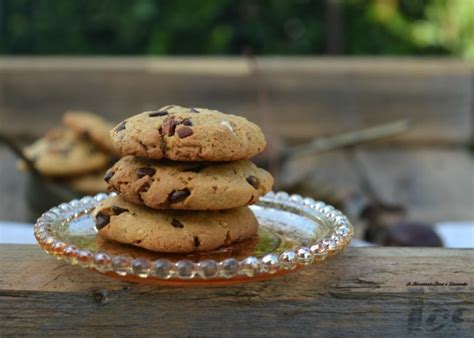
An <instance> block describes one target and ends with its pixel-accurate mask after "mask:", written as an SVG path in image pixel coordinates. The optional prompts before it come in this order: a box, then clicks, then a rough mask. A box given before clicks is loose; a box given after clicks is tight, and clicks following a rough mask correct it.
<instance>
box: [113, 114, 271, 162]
mask: <svg viewBox="0 0 474 338" xmlns="http://www.w3.org/2000/svg"><path fill="white" fill-rule="evenodd" d="M111 135H112V140H113V143H114V145H115V147H116V148H117V150H118V151H119V152H120V153H121V154H122V155H135V156H141V157H146V158H152V159H161V158H167V159H170V160H174V161H236V160H243V159H249V158H251V157H253V156H255V155H257V154H258V153H260V152H261V151H262V150H263V149H264V148H265V145H266V142H265V137H264V135H263V133H262V131H261V129H260V128H259V127H258V126H257V125H256V124H254V123H252V122H250V121H248V120H247V119H245V118H243V117H240V116H235V115H230V114H224V113H221V112H219V111H217V110H210V109H205V108H185V107H181V106H165V107H162V108H160V109H159V110H158V111H149V112H144V113H141V114H138V115H135V116H132V117H130V118H128V119H127V120H125V121H122V122H121V123H120V124H118V125H117V126H116V127H115V128H114V129H113V130H112V132H111Z"/></svg>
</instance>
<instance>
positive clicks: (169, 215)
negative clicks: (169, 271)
mask: <svg viewBox="0 0 474 338" xmlns="http://www.w3.org/2000/svg"><path fill="white" fill-rule="evenodd" d="M111 134H112V141H113V143H114V145H115V147H116V149H117V151H118V152H119V153H120V154H121V156H122V158H121V159H120V160H119V161H118V162H117V163H115V165H114V166H113V167H112V168H110V169H109V171H108V172H107V173H106V175H105V181H106V182H107V184H108V185H109V188H110V190H112V191H115V192H117V193H118V195H117V196H113V197H109V198H108V199H106V200H104V201H103V202H102V203H101V204H100V205H99V206H98V207H97V208H96V210H95V211H94V219H95V224H96V228H97V230H98V231H99V233H100V235H101V236H102V237H104V238H106V239H108V240H113V241H116V242H120V243H124V244H131V245H135V246H139V247H142V248H145V249H148V250H152V251H158V252H167V253H191V252H202V251H210V250H214V249H217V248H219V247H221V246H225V245H230V244H232V243H236V242H239V241H243V240H245V239H248V238H250V237H253V236H254V235H255V234H256V233H257V229H258V222H257V220H256V218H255V216H254V215H253V213H252V211H251V210H250V209H249V208H248V205H250V204H253V203H255V202H256V201H257V200H258V198H259V197H260V196H262V195H264V194H265V193H267V192H268V191H270V190H271V187H272V185H273V178H272V177H271V175H270V174H269V173H268V172H266V171H265V170H263V169H260V168H257V167H256V166H255V164H253V163H252V162H250V161H249V159H250V158H251V157H253V156H255V155H257V154H258V153H260V152H261V151H262V150H263V149H264V147H265V138H264V136H263V133H262V131H261V130H260V128H259V127H258V126H257V125H255V124H253V123H252V122H249V121H248V120H246V119H245V118H243V117H239V116H235V115H229V114H224V113H221V112H219V111H216V110H209V109H203V108H184V107H180V106H166V107H163V108H161V109H159V110H157V111H150V112H144V113H141V114H138V115H135V116H133V117H131V118H129V119H127V120H125V121H123V122H121V123H120V124H119V125H118V126H116V127H115V128H114V129H113V130H112V132H111Z"/></svg>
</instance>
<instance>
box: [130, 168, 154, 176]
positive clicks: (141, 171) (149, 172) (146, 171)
mask: <svg viewBox="0 0 474 338" xmlns="http://www.w3.org/2000/svg"><path fill="white" fill-rule="evenodd" d="M135 173H136V174H137V176H138V178H142V177H145V176H153V175H155V173H156V170H155V169H153V168H148V167H144V168H138V169H137V170H135Z"/></svg>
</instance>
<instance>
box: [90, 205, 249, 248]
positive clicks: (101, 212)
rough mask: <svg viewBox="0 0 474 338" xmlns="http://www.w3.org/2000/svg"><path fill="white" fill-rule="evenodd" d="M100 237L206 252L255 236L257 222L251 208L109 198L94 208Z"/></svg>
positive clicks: (151, 245) (150, 245) (144, 245)
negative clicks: (186, 207) (159, 205)
mask: <svg viewBox="0 0 474 338" xmlns="http://www.w3.org/2000/svg"><path fill="white" fill-rule="evenodd" d="M94 220H95V223H96V228H97V229H98V230H99V233H100V235H101V236H103V237H105V238H106V239H109V240H114V241H117V242H119V243H124V244H131V245H135V246H139V247H142V248H145V249H148V250H152V251H159V252H167V253H191V252H204V251H210V250H214V249H217V248H219V247H221V246H225V245H229V244H232V243H235V242H239V241H243V240H245V239H248V238H250V237H252V236H253V235H255V234H256V233H257V229H258V221H257V219H256V218H255V215H254V214H253V213H252V211H251V210H250V209H249V208H248V207H240V208H234V209H227V210H220V211H182V210H155V209H150V208H147V207H143V206H139V205H136V204H133V203H129V202H126V201H124V200H123V199H121V198H120V197H119V196H113V197H109V198H108V199H106V200H104V201H102V203H101V204H100V205H99V206H98V207H97V208H96V209H95V210H94Z"/></svg>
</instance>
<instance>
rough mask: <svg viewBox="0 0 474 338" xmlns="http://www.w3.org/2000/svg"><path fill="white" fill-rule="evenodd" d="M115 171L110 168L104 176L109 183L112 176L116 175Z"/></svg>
mask: <svg viewBox="0 0 474 338" xmlns="http://www.w3.org/2000/svg"><path fill="white" fill-rule="evenodd" d="M114 174H115V173H114V172H113V171H112V170H108V171H107V172H106V173H105V176H104V181H105V182H107V183H109V181H110V179H111V178H112V176H114Z"/></svg>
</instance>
